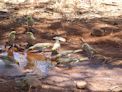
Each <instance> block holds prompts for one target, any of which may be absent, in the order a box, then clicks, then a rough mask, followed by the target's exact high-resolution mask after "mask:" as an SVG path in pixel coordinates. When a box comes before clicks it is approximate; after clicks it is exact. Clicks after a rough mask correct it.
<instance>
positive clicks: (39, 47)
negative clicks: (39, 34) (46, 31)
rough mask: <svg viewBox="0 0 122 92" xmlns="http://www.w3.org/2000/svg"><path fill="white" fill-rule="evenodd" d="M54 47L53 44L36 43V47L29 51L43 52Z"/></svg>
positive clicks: (30, 48)
mask: <svg viewBox="0 0 122 92" xmlns="http://www.w3.org/2000/svg"><path fill="white" fill-rule="evenodd" d="M52 46H53V44H52V43H36V44H35V45H33V46H31V47H29V48H28V50H37V51H38V52H42V51H43V50H44V49H46V48H49V47H52Z"/></svg>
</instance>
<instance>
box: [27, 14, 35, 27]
mask: <svg viewBox="0 0 122 92" xmlns="http://www.w3.org/2000/svg"><path fill="white" fill-rule="evenodd" d="M26 20H27V26H28V27H32V26H33V24H34V19H33V17H32V16H30V15H29V16H27V17H26Z"/></svg>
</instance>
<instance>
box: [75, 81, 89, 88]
mask: <svg viewBox="0 0 122 92" xmlns="http://www.w3.org/2000/svg"><path fill="white" fill-rule="evenodd" d="M86 86H87V82H85V81H82V80H81V81H77V82H76V87H77V88H79V89H84V88H86Z"/></svg>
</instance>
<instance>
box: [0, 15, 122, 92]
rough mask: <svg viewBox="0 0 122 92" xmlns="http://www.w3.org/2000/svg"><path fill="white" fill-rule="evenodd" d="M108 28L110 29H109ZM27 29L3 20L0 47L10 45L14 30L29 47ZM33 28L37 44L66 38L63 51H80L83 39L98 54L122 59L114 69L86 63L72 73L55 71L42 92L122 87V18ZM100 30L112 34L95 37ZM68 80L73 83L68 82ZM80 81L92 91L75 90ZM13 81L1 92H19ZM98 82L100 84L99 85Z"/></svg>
mask: <svg viewBox="0 0 122 92" xmlns="http://www.w3.org/2000/svg"><path fill="white" fill-rule="evenodd" d="M106 25H108V26H107V27H106ZM25 27H26V26H25V25H24V24H23V25H19V24H17V23H15V22H11V21H10V20H9V19H6V18H5V19H1V20H0V44H1V45H3V44H5V42H6V41H7V35H8V33H9V32H11V31H13V30H15V31H16V32H17V39H16V43H18V44H22V43H26V35H25V32H26V31H27V30H26V28H25ZM33 28H34V35H35V37H36V41H35V43H37V42H54V41H53V40H52V38H53V37H54V36H62V37H64V38H66V40H67V42H66V43H62V49H63V50H65V49H78V48H80V47H81V41H80V38H81V37H83V38H84V39H85V41H86V42H88V43H89V44H90V45H92V46H93V47H94V48H95V49H96V50H98V51H99V52H100V54H102V55H104V56H106V57H112V58H121V60H120V61H119V62H117V61H114V63H113V64H112V65H111V66H110V67H109V65H108V66H107V65H106V67H104V66H102V65H96V66H94V65H93V64H89V61H87V62H85V63H80V64H78V65H75V66H74V67H73V68H72V69H71V70H64V69H63V68H55V69H54V70H52V71H51V73H50V76H49V77H48V78H47V79H46V80H42V81H41V82H42V88H41V89H38V92H42V91H43V92H57V91H59V92H74V91H75V92H87V91H89V90H92V91H106V90H107V91H108V90H110V89H104V87H105V86H100V85H106V86H108V87H109V86H110V85H114V84H119V85H120V84H122V79H121V76H122V74H121V73H120V72H121V66H122V16H119V17H117V18H99V19H98V18H95V19H91V20H86V19H80V20H78V19H77V20H74V21H73V22H67V21H62V20H56V19H40V20H38V23H37V24H35V25H34V26H33ZM100 28H105V30H106V31H109V32H108V34H107V35H105V36H104V35H103V36H100V37H95V36H92V35H91V32H92V31H93V29H100ZM57 69H58V70H57ZM111 69H112V70H111ZM59 73H60V74H59ZM52 74H54V75H52ZM51 75H52V78H51ZM55 75H56V76H55ZM113 75H115V76H113ZM119 75H120V76H119ZM106 76H107V77H106ZM92 77H93V78H92ZM100 78H101V79H102V78H106V80H107V78H108V80H107V81H106V80H103V81H102V82H101V81H100V80H101V79H100ZM109 78H110V79H109ZM119 78H120V79H119ZM54 79H55V80H54ZM59 79H60V81H59ZM68 79H69V80H70V81H68ZM114 79H115V80H114ZM117 79H119V81H117ZM7 80H8V79H7ZM77 80H86V81H87V82H88V83H89V88H88V89H84V90H79V89H77V88H75V87H74V81H77ZM9 81H13V80H9ZM9 81H8V82H7V84H4V85H3V84H2V83H0V92H8V89H9V92H18V91H16V89H15V88H14V86H15V84H14V83H12V84H11V82H9ZM98 81H99V83H98V84H97V82H98ZM61 82H63V83H61ZM107 82H110V84H107ZM94 83H96V85H99V86H100V87H101V89H97V88H96V87H98V86H95V85H93V84H94ZM103 83H104V84H103ZM112 83H113V84H112ZM9 84H11V85H12V87H11V86H9ZM70 84H72V85H70ZM66 85H67V86H66ZM6 87H7V88H6ZM108 87H106V88H108ZM95 89H96V90H95Z"/></svg>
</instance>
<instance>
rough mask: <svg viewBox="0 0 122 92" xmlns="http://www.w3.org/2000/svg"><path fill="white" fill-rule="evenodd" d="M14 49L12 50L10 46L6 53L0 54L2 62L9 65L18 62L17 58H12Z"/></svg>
mask: <svg viewBox="0 0 122 92" xmlns="http://www.w3.org/2000/svg"><path fill="white" fill-rule="evenodd" d="M13 52H14V50H12V49H11V48H10V49H9V50H8V51H7V55H1V56H0V59H2V60H3V62H4V63H5V65H6V66H10V65H12V64H17V65H19V62H18V61H17V60H15V59H14V55H13Z"/></svg>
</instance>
